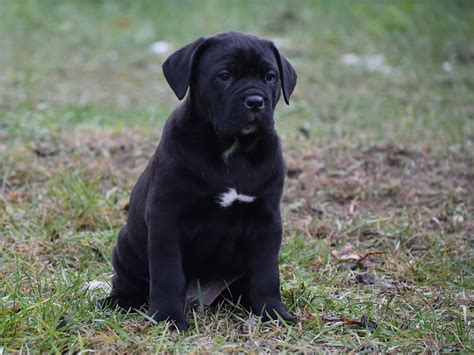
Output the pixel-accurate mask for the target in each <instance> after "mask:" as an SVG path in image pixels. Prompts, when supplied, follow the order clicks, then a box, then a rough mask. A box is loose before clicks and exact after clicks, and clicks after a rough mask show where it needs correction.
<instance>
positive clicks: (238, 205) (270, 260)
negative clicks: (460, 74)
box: [107, 32, 296, 330]
mask: <svg viewBox="0 0 474 355" xmlns="http://www.w3.org/2000/svg"><path fill="white" fill-rule="evenodd" d="M163 72H164V75H165V77H166V80H167V81H168V83H169V85H170V86H171V88H172V89H173V91H174V92H175V94H176V96H177V97H178V98H179V99H180V100H181V99H183V98H184V96H185V95H186V91H187V90H188V88H189V93H188V96H187V97H186V100H185V101H184V102H183V104H182V105H181V106H179V107H178V108H177V109H176V110H175V111H174V113H173V114H172V115H171V117H170V118H169V119H168V121H167V122H166V125H165V128H164V130H163V135H162V138H161V141H160V144H159V146H158V148H157V150H156V152H155V154H154V156H153V157H152V159H151V160H150V162H149V164H148V166H147V167H146V169H145V171H144V172H143V174H142V175H141V176H140V178H139V179H138V181H137V184H136V185H135V187H134V189H133V191H132V195H131V199H130V208H129V213H128V221H127V224H126V225H125V226H124V227H123V228H122V230H121V231H120V233H119V236H118V240H117V245H116V246H115V248H114V251H113V257H112V263H113V266H114V269H115V276H114V278H113V281H112V291H111V293H110V297H109V298H108V300H107V301H108V303H109V305H115V306H119V307H121V308H125V309H130V308H140V307H141V306H142V305H144V304H148V305H149V307H148V315H149V316H150V317H152V318H153V319H155V320H156V321H163V320H169V321H171V322H174V324H175V326H176V327H177V328H178V329H179V330H185V329H187V324H186V316H185V303H186V300H189V299H191V298H193V297H195V296H196V293H200V292H204V293H205V292H207V295H204V297H205V298H206V300H207V301H208V303H212V301H214V300H215V298H216V296H217V294H219V293H221V291H225V293H226V297H230V298H232V299H234V301H237V300H238V301H239V302H240V303H241V304H242V305H244V306H245V307H247V308H248V309H249V310H251V311H253V312H254V313H256V314H258V315H263V316H264V317H266V318H271V319H277V318H278V317H281V318H283V319H284V320H286V321H289V322H294V317H293V316H291V315H290V314H288V312H287V310H286V309H285V306H284V305H283V304H282V302H281V297H280V289H279V288H280V281H279V270H278V253H279V249H280V244H281V237H282V227H281V218H280V198H281V195H282V189H283V180H284V163H283V158H282V153H281V149H280V144H279V140H278V137H277V134H276V132H275V130H274V121H273V111H274V108H275V105H276V104H277V102H278V99H279V98H280V90H281V91H282V92H283V97H284V99H285V101H286V103H288V101H289V98H290V95H291V93H292V92H293V89H294V88H295V85H296V73H295V71H294V69H293V67H292V66H291V65H290V63H289V62H288V61H287V60H286V59H285V58H284V57H283V56H282V55H281V54H280V53H279V51H278V50H277V48H275V46H274V45H273V43H272V42H270V41H267V40H264V39H260V38H258V37H255V36H252V35H248V34H244V33H239V32H226V33H221V34H218V35H215V36H212V37H208V38H199V39H198V40H196V41H194V42H193V43H191V44H188V45H187V46H185V47H183V48H181V49H179V50H178V51H177V52H175V53H174V54H172V55H171V56H170V57H169V58H168V59H167V60H166V61H165V62H164V64H163ZM196 290H198V291H199V292H196ZM198 296H199V295H198Z"/></svg>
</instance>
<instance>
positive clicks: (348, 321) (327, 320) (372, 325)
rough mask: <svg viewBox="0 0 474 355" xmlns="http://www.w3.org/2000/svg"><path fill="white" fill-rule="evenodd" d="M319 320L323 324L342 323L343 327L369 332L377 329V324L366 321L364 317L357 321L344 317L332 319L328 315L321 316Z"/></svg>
mask: <svg viewBox="0 0 474 355" xmlns="http://www.w3.org/2000/svg"><path fill="white" fill-rule="evenodd" d="M321 320H322V321H323V323H339V322H341V323H343V324H344V325H356V326H359V327H362V328H367V329H369V330H374V329H376V328H377V323H375V322H374V321H371V320H368V319H367V317H366V316H362V317H361V318H360V319H359V320H357V319H351V318H345V317H333V316H328V315H322V316H321Z"/></svg>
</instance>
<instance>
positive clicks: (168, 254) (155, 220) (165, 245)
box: [147, 214, 188, 331]
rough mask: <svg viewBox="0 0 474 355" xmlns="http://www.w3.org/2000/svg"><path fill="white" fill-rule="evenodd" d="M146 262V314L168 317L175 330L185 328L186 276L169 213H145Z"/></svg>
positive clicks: (186, 327) (157, 318)
mask: <svg viewBox="0 0 474 355" xmlns="http://www.w3.org/2000/svg"><path fill="white" fill-rule="evenodd" d="M147 220H148V246H147V253H148V264H149V272H150V294H149V297H150V300H149V305H150V306H149V309H148V312H147V314H148V315H149V316H150V317H152V318H153V319H154V320H156V321H158V322H160V321H164V320H167V321H170V322H172V323H174V325H175V326H176V328H177V329H178V330H182V331H184V330H187V329H188V325H187V324H186V317H185V314H184V307H185V304H184V302H185V287H186V285H185V276H184V272H183V267H182V261H181V248H180V240H179V235H178V230H177V225H176V223H173V221H174V219H173V218H170V216H168V215H166V216H164V215H159V214H151V215H148V218H147Z"/></svg>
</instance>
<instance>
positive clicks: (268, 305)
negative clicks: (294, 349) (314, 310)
mask: <svg viewBox="0 0 474 355" xmlns="http://www.w3.org/2000/svg"><path fill="white" fill-rule="evenodd" d="M254 309H255V310H257V309H260V311H259V312H257V314H259V315H261V316H262V319H263V321H270V320H276V321H282V320H283V321H284V322H285V323H287V324H290V325H295V324H296V321H297V320H296V317H295V316H293V315H291V314H290V313H288V311H287V310H286V308H285V306H284V305H283V303H281V301H279V300H277V301H267V302H265V303H264V305H263V306H260V307H259V308H255V307H254Z"/></svg>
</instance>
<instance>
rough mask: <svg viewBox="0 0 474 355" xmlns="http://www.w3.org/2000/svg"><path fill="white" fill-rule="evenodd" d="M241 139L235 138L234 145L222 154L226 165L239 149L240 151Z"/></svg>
mask: <svg viewBox="0 0 474 355" xmlns="http://www.w3.org/2000/svg"><path fill="white" fill-rule="evenodd" d="M239 145H240V144H239V139H238V138H237V137H234V141H233V143H232V145H231V146H230V147H229V148H227V149H226V150H225V151H224V153H222V159H223V160H224V163H226V164H227V163H228V162H229V158H230V156H231V155H232V154H233V153H235V152H236V151H237V149H239Z"/></svg>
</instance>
